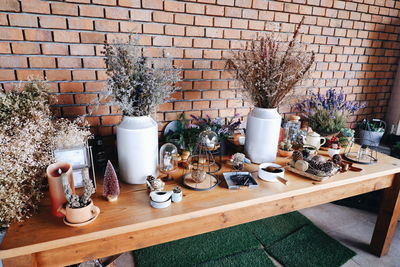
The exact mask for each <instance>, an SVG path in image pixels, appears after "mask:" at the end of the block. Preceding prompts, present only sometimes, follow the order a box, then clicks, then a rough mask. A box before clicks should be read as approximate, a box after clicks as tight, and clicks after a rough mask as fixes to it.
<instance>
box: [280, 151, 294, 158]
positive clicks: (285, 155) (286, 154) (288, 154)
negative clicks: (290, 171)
mask: <svg viewBox="0 0 400 267" xmlns="http://www.w3.org/2000/svg"><path fill="white" fill-rule="evenodd" d="M279 155H280V156H281V157H291V156H292V155H293V150H292V151H287V150H282V149H279Z"/></svg>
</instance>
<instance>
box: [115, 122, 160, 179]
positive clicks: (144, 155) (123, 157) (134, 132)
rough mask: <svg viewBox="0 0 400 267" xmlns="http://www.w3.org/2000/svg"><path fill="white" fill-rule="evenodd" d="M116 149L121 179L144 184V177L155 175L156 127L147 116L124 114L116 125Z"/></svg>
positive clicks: (156, 155)
mask: <svg viewBox="0 0 400 267" xmlns="http://www.w3.org/2000/svg"><path fill="white" fill-rule="evenodd" d="M117 149H118V161H119V168H120V176H121V180H122V181H124V182H126V183H128V184H145V183H146V177H147V176H148V175H152V176H154V177H157V164H158V127H157V123H156V122H155V121H154V120H153V119H152V118H151V117H148V116H141V117H129V116H125V117H124V118H123V120H122V122H121V123H120V124H119V125H118V126H117Z"/></svg>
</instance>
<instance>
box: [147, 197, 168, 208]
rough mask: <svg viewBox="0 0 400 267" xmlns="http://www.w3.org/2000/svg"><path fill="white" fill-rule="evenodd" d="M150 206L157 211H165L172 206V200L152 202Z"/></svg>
mask: <svg viewBox="0 0 400 267" xmlns="http://www.w3.org/2000/svg"><path fill="white" fill-rule="evenodd" d="M150 205H151V206H152V207H153V208H155V209H164V208H166V207H169V206H170V205H171V199H168V200H167V201H165V202H156V201H153V200H150Z"/></svg>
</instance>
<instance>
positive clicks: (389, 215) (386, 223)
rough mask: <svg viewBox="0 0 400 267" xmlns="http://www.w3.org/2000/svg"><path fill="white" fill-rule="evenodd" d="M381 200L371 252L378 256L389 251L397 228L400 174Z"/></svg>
mask: <svg viewBox="0 0 400 267" xmlns="http://www.w3.org/2000/svg"><path fill="white" fill-rule="evenodd" d="M381 201H382V203H381V207H380V210H379V214H378V218H377V220H376V224H375V229H374V234H373V235H372V240H371V244H370V250H371V252H372V253H373V254H375V255H376V256H378V257H381V256H384V255H386V254H387V253H388V252H389V248H390V243H391V242H392V238H393V236H394V233H395V230H396V225H397V219H398V217H399V215H400V174H396V176H395V179H394V180H393V184H392V186H391V187H389V188H386V189H385V192H384V195H383V198H382V200H381Z"/></svg>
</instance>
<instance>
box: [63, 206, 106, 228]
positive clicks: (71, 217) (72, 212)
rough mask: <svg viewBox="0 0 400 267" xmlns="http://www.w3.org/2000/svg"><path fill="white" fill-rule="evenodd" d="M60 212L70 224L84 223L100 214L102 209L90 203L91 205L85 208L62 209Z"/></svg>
mask: <svg viewBox="0 0 400 267" xmlns="http://www.w3.org/2000/svg"><path fill="white" fill-rule="evenodd" d="M58 211H59V212H61V213H62V214H64V215H65V217H66V219H67V221H68V222H69V223H84V222H87V221H89V220H90V219H92V218H93V217H94V216H95V215H96V214H98V213H99V212H100V209H99V208H98V207H97V206H95V205H93V201H90V203H89V205H87V206H85V207H83V208H69V207H66V208H63V207H60V208H59V209H58Z"/></svg>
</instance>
